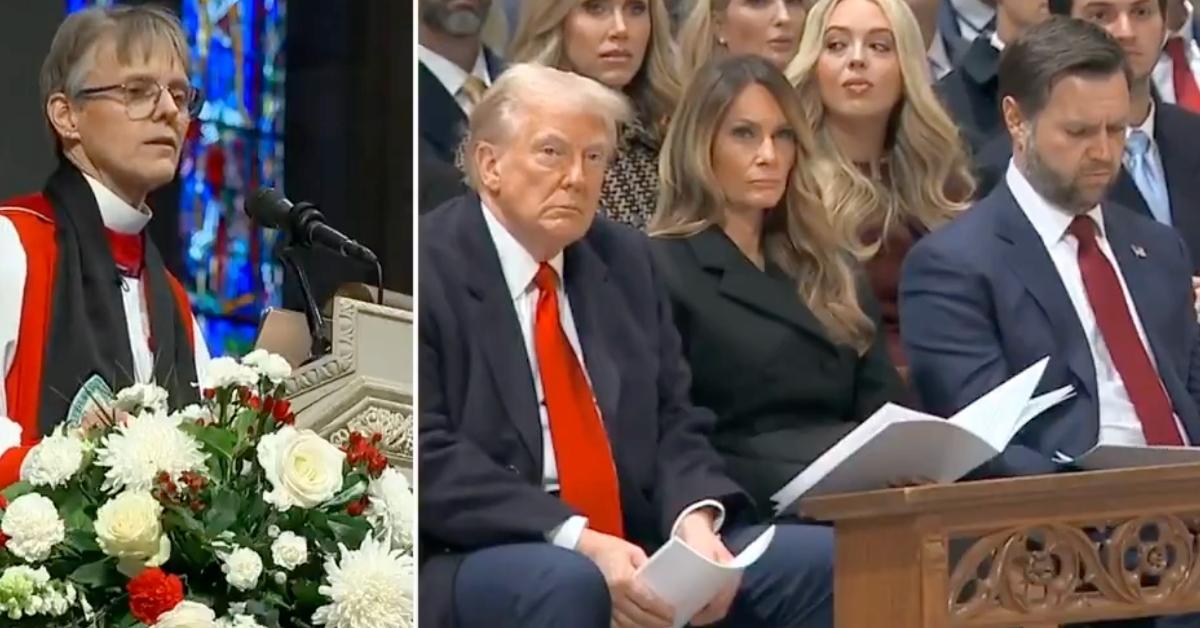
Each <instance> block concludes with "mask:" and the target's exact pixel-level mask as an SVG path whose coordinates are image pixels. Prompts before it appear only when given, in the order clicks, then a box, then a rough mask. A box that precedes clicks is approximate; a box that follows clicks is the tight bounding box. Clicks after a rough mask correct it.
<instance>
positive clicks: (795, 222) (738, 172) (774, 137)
mask: <svg viewBox="0 0 1200 628" xmlns="http://www.w3.org/2000/svg"><path fill="white" fill-rule="evenodd" d="M680 102H681V104H680V107H679V109H678V110H677V111H676V114H675V116H674V119H673V120H672V123H671V127H670V130H669V131H668V132H667V138H666V144H665V148H664V152H663V156H662V166H661V172H662V175H663V180H662V193H661V195H660V198H659V204H658V211H657V214H656V215H655V217H654V221H653V223H652V225H651V235H652V236H654V242H653V247H652V250H653V252H654V255H655V261H656V264H657V266H658V268H659V270H660V274H661V276H662V279H663V281H664V283H665V285H666V287H667V289H668V292H669V294H670V297H671V302H672V306H673V312H674V316H675V322H676V324H677V327H678V329H679V332H680V335H681V337H682V340H683V347H684V355H685V357H686V358H687V360H688V362H689V364H690V366H691V370H692V376H693V380H692V389H691V394H692V401H693V402H694V403H696V404H697V405H699V406H704V407H707V408H709V409H710V410H712V411H713V412H714V413H715V414H716V415H717V424H716V428H715V431H714V433H713V436H712V439H713V443H714V445H715V446H716V448H717V450H718V451H720V452H721V454H722V455H723V456H724V458H725V461H726V470H727V472H728V473H729V474H730V475H731V476H732V477H733V478H734V479H735V480H737V481H738V482H739V483H741V485H742V487H743V488H744V489H746V490H747V491H748V492H749V493H750V494H751V496H752V497H753V498H754V499H755V501H756V502H757V504H758V506H759V508H760V510H761V511H762V513H763V514H764V515H766V514H767V512H768V510H769V509H770V507H771V501H770V496H771V495H772V494H773V493H774V492H775V491H777V490H778V489H780V488H782V486H783V485H784V484H785V483H786V482H787V481H788V480H790V479H791V478H792V477H793V476H794V475H795V474H796V473H798V472H799V471H801V470H802V469H804V467H805V466H807V465H808V464H809V463H811V462H812V461H813V460H815V459H816V458H817V457H818V456H820V455H821V453H823V452H824V451H825V450H826V449H828V448H829V447H830V446H832V445H833V444H834V443H836V442H837V441H838V440H839V439H841V438H842V437H843V436H845V435H846V434H847V433H848V432H850V431H851V430H852V429H854V427H855V426H856V425H857V424H858V423H859V422H861V421H862V420H863V419H865V418H867V417H868V416H870V415H871V414H872V413H873V412H874V411H875V410H877V409H878V408H879V407H881V406H882V405H883V404H884V403H886V402H888V401H893V400H898V399H900V398H901V397H902V396H903V386H902V384H901V383H900V379H899V376H898V375H897V373H896V370H895V368H894V367H893V366H892V362H891V359H890V358H889V356H888V351H887V346H886V343H885V340H884V337H883V335H882V333H880V331H879V320H878V316H879V312H878V306H877V305H876V304H875V300H874V297H873V296H872V294H871V291H870V289H869V288H868V287H867V286H866V284H865V282H864V281H862V278H861V276H860V273H861V269H860V268H859V267H858V265H857V264H856V263H855V261H854V260H853V258H852V257H851V256H850V255H849V254H847V253H846V252H845V251H844V250H843V249H842V247H841V243H840V241H839V240H838V239H837V238H836V236H835V234H834V233H833V231H832V228H831V227H830V225H829V223H828V220H827V215H826V213H825V212H824V211H822V209H821V205H820V198H819V196H818V193H817V183H816V181H814V179H813V176H812V174H811V172H810V171H809V170H808V169H807V168H805V167H802V166H803V164H804V162H805V160H806V159H807V158H808V156H809V154H810V153H811V150H812V133H811V131H810V130H809V129H808V126H807V124H806V123H805V121H804V119H803V118H802V116H801V114H800V109H799V107H798V105H797V102H796V99H795V95H794V92H793V90H792V88H791V85H790V84H789V83H788V82H787V79H786V78H784V76H783V74H782V73H781V72H780V71H779V70H778V69H776V68H775V67H774V66H773V65H771V63H770V62H768V61H766V60H764V59H762V58H760V57H754V56H743V57H731V58H727V59H724V60H721V61H718V62H715V63H710V64H708V65H706V66H704V67H703V68H701V70H700V71H699V72H697V74H696V77H695V78H694V79H693V82H692V83H691V84H690V85H689V87H688V89H687V92H686V93H685V95H684V97H683V99H682V100H681V101H680Z"/></svg>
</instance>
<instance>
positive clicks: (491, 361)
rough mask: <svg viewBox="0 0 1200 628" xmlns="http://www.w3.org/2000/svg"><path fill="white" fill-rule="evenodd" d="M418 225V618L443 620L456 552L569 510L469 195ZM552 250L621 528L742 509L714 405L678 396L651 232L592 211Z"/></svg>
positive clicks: (505, 297)
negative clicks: (552, 484)
mask: <svg viewBox="0 0 1200 628" xmlns="http://www.w3.org/2000/svg"><path fill="white" fill-rule="evenodd" d="M420 229H421V231H420V234H421V235H420V238H421V239H420V240H419V242H420V244H419V247H420V264H421V273H420V277H419V285H420V295H421V297H420V301H419V313H418V315H419V317H420V321H421V327H420V340H419V356H420V357H419V360H420V363H419V380H418V382H419V384H418V385H419V401H418V420H419V439H420V461H419V464H420V503H419V507H420V517H421V525H420V537H419V538H420V542H421V561H422V564H421V567H420V578H421V583H422V587H421V589H422V593H421V604H420V606H421V618H420V619H421V625H422V626H425V625H430V626H439V625H442V626H444V625H449V624H447V623H446V620H447V618H448V617H449V616H450V611H451V609H452V604H451V602H452V598H451V597H450V595H451V593H452V591H453V587H452V584H453V581H454V575H455V572H456V570H457V567H458V565H459V563H460V561H461V559H462V558H463V556H464V555H465V553H467V552H470V551H472V550H477V549H481V548H486V547H491V546H495V545H500V544H504V543H517V542H544V541H545V535H546V533H547V532H549V531H550V530H553V529H554V528H555V527H557V526H558V525H559V524H561V523H562V522H563V521H565V520H566V519H567V518H568V517H570V516H571V515H574V514H577V513H576V512H575V511H574V510H572V508H571V507H569V506H567V505H566V504H565V503H563V502H562V501H560V500H559V499H558V498H557V497H554V496H551V495H549V494H547V493H546V492H545V491H544V490H542V462H543V461H542V430H541V426H540V422H539V419H538V405H537V399H536V396H535V391H534V385H533V374H532V373H531V371H530V368H529V362H528V358H527V357H526V349H525V344H524V341H523V340H522V336H521V330H520V327H519V325H518V322H517V315H516V312H515V309H514V307H513V304H512V299H511V297H510V295H509V292H508V287H507V284H506V283H505V280H504V276H503V272H502V270H501V267H500V260H499V257H498V255H497V253H496V248H495V245H494V244H493V243H492V240H491V238H490V236H489V234H488V231H487V227H486V224H485V223H484V218H483V210H482V209H481V207H480V203H479V198H478V197H477V196H475V195H473V194H472V195H468V196H463V197H461V198H459V199H458V200H455V201H452V202H450V203H447V204H446V205H443V206H442V207H441V208H439V209H437V210H435V211H434V212H432V213H429V214H426V215H424V216H422V218H421V227H420ZM564 255H565V258H564V267H563V273H564V278H563V280H564V283H565V286H566V292H567V295H568V297H569V299H570V303H571V311H572V314H573V316H574V320H575V325H576V328H577V331H578V333H579V340H580V344H581V345H582V350H583V355H584V361H585V363H586V365H587V370H588V374H589V376H590V378H591V381H592V385H593V387H594V392H595V396H596V400H597V403H598V404H599V406H600V412H601V415H602V416H603V418H604V423H605V427H606V428H607V430H608V434H609V440H610V442H611V445H612V448H613V456H614V459H615V461H616V465H617V474H618V476H619V478H620V482H621V503H622V508H623V512H624V515H625V530H626V536H627V538H628V539H629V540H630V541H631V542H635V543H638V544H640V545H642V546H644V547H646V548H647V549H648V550H653V549H654V548H655V547H657V546H658V545H659V544H661V543H662V542H663V541H664V540H665V539H666V538H667V537H668V535H669V534H670V527H671V525H672V524H673V523H674V520H675V518H676V517H677V516H678V515H679V514H680V512H681V511H682V510H683V509H684V508H685V507H687V506H689V505H691V504H692V503H695V502H697V501H700V500H703V499H708V498H712V499H718V500H721V501H722V503H724V504H725V506H726V513H727V515H728V516H729V517H731V518H733V519H737V518H738V517H741V516H744V515H746V514H748V512H749V508H748V507H749V500H748V499H747V498H746V497H745V495H744V494H743V493H742V492H741V490H740V489H739V488H738V487H737V485H736V484H735V483H734V482H733V481H732V480H730V479H729V478H728V477H727V476H726V475H724V473H723V471H722V462H721V458H720V456H719V455H718V454H717V452H716V451H715V450H714V449H713V448H712V445H711V444H710V443H709V435H710V432H711V429H712V425H713V423H714V417H713V416H712V414H711V413H710V412H707V411H704V410H700V409H698V408H696V407H694V406H692V405H691V403H690V402H689V401H688V397H687V395H688V389H689V387H690V377H689V375H688V371H687V368H686V365H685V363H684V361H683V356H682V355H681V353H680V347H679V334H678V332H676V331H675V327H674V325H673V323H672V320H671V312H670V304H669V301H668V299H667V295H666V292H665V291H664V290H663V289H662V287H661V285H660V284H659V282H658V279H657V277H656V274H655V271H654V269H653V267H652V265H651V260H650V250H649V241H648V239H647V238H646V237H645V236H644V235H642V234H641V233H639V232H637V231H635V230H633V229H631V228H629V227H625V226H621V225H617V224H616V223H613V222H610V221H608V220H606V219H604V218H600V217H597V218H596V221H595V223H593V225H592V227H591V229H590V230H589V231H588V233H587V235H585V236H584V238H583V239H582V240H580V241H579V242H576V243H574V244H572V245H571V246H569V247H567V249H566V250H565V252H564ZM427 622H428V623H427Z"/></svg>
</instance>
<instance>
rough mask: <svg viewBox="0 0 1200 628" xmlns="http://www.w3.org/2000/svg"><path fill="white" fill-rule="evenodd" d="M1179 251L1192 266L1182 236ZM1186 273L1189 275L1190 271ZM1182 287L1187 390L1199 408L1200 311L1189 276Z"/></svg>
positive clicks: (1187, 266) (1186, 266)
mask: <svg viewBox="0 0 1200 628" xmlns="http://www.w3.org/2000/svg"><path fill="white" fill-rule="evenodd" d="M1179 252H1180V255H1181V256H1182V258H1183V264H1184V268H1185V269H1189V270H1190V269H1192V268H1194V266H1193V265H1192V264H1193V262H1192V254H1191V253H1190V252H1189V251H1188V246H1187V243H1186V242H1184V241H1183V238H1182V237H1180V238H1179ZM1187 274H1189V275H1190V273H1187ZM1184 289H1185V290H1186V292H1185V296H1186V299H1185V300H1184V302H1185V303H1187V304H1188V305H1189V307H1188V317H1187V321H1188V326H1189V329H1188V332H1189V333H1188V336H1185V337H1191V339H1192V340H1191V342H1190V343H1189V344H1190V346H1189V347H1188V364H1187V390H1188V394H1190V395H1191V396H1192V400H1193V401H1194V402H1195V404H1196V407H1197V408H1200V320H1197V317H1200V313H1198V312H1200V310H1197V304H1196V291H1195V290H1194V289H1193V288H1192V282H1191V277H1190V276H1189V277H1188V280H1187V282H1186V285H1185V286H1184ZM1192 444H1193V445H1194V444H1196V443H1192Z"/></svg>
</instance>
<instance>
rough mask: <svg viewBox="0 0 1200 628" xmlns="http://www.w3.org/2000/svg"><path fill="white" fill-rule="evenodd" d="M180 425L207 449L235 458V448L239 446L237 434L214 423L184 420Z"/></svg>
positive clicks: (226, 457) (227, 458) (228, 457)
mask: <svg viewBox="0 0 1200 628" xmlns="http://www.w3.org/2000/svg"><path fill="white" fill-rule="evenodd" d="M180 427H181V428H182V429H183V430H184V431H186V432H188V433H189V434H191V435H192V437H193V438H195V439H196V440H198V441H200V442H201V443H202V444H203V445H204V446H205V449H207V450H209V451H211V452H214V453H217V454H220V455H221V457H223V458H225V459H226V460H229V459H232V458H233V450H234V448H236V447H237V434H234V433H233V432H231V431H229V430H227V429H223V428H220V427H216V426H214V425H197V424H195V423H187V422H184V423H183V424H181V425H180Z"/></svg>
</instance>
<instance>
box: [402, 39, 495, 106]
mask: <svg viewBox="0 0 1200 628" xmlns="http://www.w3.org/2000/svg"><path fill="white" fill-rule="evenodd" d="M417 59H419V60H420V61H421V63H422V64H423V65H424V66H425V67H426V68H429V71H430V72H432V73H433V75H434V76H435V77H437V80H438V81H439V82H440V83H441V84H442V87H445V88H446V92H447V93H449V94H451V95H453V96H454V101H455V102H457V103H458V106H459V107H462V110H463V113H465V114H467V115H470V114H471V100H470V99H469V98H467V94H466V93H465V92H464V91H463V88H462V87H463V83H466V82H467V77H468V76H471V75H474V76H475V77H477V78H478V79H479V80H481V81H483V84H484V85H487V86H488V87H491V86H492V77H491V75H490V74H488V67H487V58H486V57H485V56H484V54H483V48H482V47H480V48H479V54H478V55H477V56H476V57H475V67H474V68H473V69H472V70H471V73H470V74H467V73H466V72H465V71H463V69H462V68H461V67H459V66H458V64H456V63H454V62H453V61H451V60H449V59H447V58H446V57H443V56H442V55H440V54H438V53H436V52H434V51H432V50H430V49H429V48H426V47H425V46H422V45H420V44H418V45H417Z"/></svg>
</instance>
